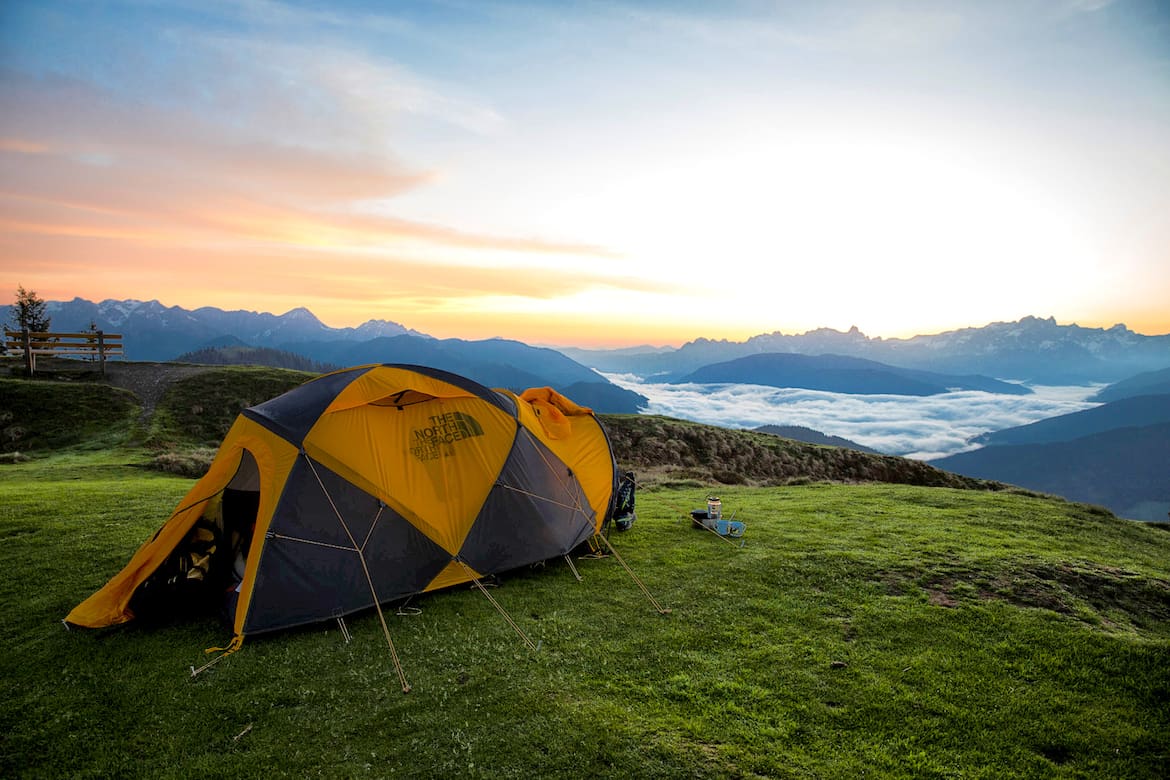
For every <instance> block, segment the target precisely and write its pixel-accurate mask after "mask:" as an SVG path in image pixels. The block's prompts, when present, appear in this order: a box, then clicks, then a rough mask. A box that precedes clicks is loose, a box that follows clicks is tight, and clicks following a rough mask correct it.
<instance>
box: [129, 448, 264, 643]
mask: <svg viewBox="0 0 1170 780" xmlns="http://www.w3.org/2000/svg"><path fill="white" fill-rule="evenodd" d="M259 508H260V470H259V468H258V467H257V465H256V459H255V458H254V457H253V456H252V453H251V452H249V451H248V450H246V449H245V450H242V451H241V456H240V465H239V467H238V468H237V469H236V473H235V474H234V475H233V476H232V479H231V480H230V481H229V482H228V484H227V485H225V486H224V488H223V490H221V491H220V492H219V493H216V494H215V495H213V496H211V497H210V498H208V499H207V500H206V501H205V503H204V507H203V513H202V514H201V515H200V517H199V518H198V519H197V520H196V521H195V523H194V524H193V525H192V526H191V530H190V531H189V532H188V533H187V535H186V536H185V537H184V538H183V541H182V542H180V543H179V544H177V545H176V546H175V548H174V550H172V551H171V554H170V555H168V556H167V558H166V560H164V561H163V562H162V564H160V565H159V567H158V568H157V569H156V570H155V571H154V573H153V574H151V575H150V576H149V577H147V578H146V579H145V580H144V581H143V582H142V584H141V585H139V586H138V588H137V590H135V592H134V595H133V596H132V597H131V600H130V609H131V610H132V611H133V612H134V614H135V615H136V616H137V617H140V618H145V619H147V620H165V619H170V618H172V617H179V616H182V615H186V614H192V613H195V614H202V613H206V614H211V613H215V612H219V613H220V615H221V617H222V618H223V619H224V620H225V621H226V622H227V623H228V624H229V625H230V624H231V622H232V619H233V617H234V615H235V605H236V601H237V599H238V598H239V589H240V583H241V582H242V581H243V578H244V568H245V565H246V563H247V560H248V551H249V550H250V549H251V546H252V537H253V535H254V533H255V530H256V515H257V513H258V511H259Z"/></svg>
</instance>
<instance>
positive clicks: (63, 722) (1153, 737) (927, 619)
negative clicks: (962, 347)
mask: <svg viewBox="0 0 1170 780" xmlns="http://www.w3.org/2000/svg"><path fill="white" fill-rule="evenodd" d="M191 484H192V483H191V482H190V480H186V479H181V478H178V477H174V476H168V475H163V474H156V473H152V472H147V471H143V470H141V469H140V468H135V467H129V466H123V465H119V464H118V463H117V462H116V458H111V457H102V456H100V455H99V454H96V453H80V454H77V453H75V454H71V455H67V456H55V457H52V458H46V459H42V460H38V461H34V462H31V463H22V464H15V465H8V466H2V467H0V538H2V539H3V541H4V544H3V546H2V547H0V567H2V569H3V571H4V572H5V576H4V577H2V578H0V596H2V602H0V603H3V605H4V614H3V622H2V624H0V626H2V627H0V636H2V637H3V641H4V648H5V653H4V654H3V660H2V661H0V699H2V700H3V702H4V705H3V710H2V713H3V714H2V716H0V735H2V736H0V775H2V776H5V777H53V778H56V777H64V776H70V777H175V778H187V777H192V776H206V777H255V776H280V777H305V776H323V777H357V776H362V777H367V776H368V777H396V776H405V777H440V776H444V777H445V776H450V775H452V774H458V775H460V776H465V777H523V778H530V777H541V776H577V777H615V778H616V777H622V778H625V777H759V776H763V777H799V778H822V777H847V778H854V777H861V776H867V777H964V778H967V777H988V778H999V777H1005V776H1020V777H1151V778H1156V777H1164V776H1166V775H1167V773H1168V771H1170V738H1168V737H1167V734H1168V733H1170V582H1168V580H1170V534H1166V533H1164V532H1160V531H1158V530H1156V529H1153V528H1150V527H1147V526H1142V525H1140V524H1137V523H1131V522H1126V521H1120V520H1117V519H1116V518H1114V517H1113V516H1112V515H1110V514H1108V513H1107V512H1104V511H1102V510H1099V509H1095V508H1092V507H1086V506H1082V505H1077V504H1070V503H1065V502H1062V501H1056V500H1051V499H1046V498H1042V497H1033V496H1026V495H1018V494H1010V493H1006V492H998V493H995V492H984V491H964V490H951V489H945V488H926V487H913V486H905V485H827V484H810V485H804V486H789V487H772V488H749V487H720V488H719V491H720V496H721V497H722V499H723V505H724V508H725V512H726V513H727V514H730V513H731V512H732V511H735V512H736V518H737V519H742V520H744V521H745V522H746V523H747V526H748V531H747V534H746V536H745V544H744V545H743V547H742V548H738V547H736V546H735V545H734V544H731V543H728V542H727V541H725V540H722V539H720V538H718V537H716V536H714V535H712V534H710V533H706V532H703V531H697V530H693V529H692V528H691V527H690V523H689V521H688V520H686V519H684V518H683V516H684V515H685V513H686V512H687V511H688V510H689V509H691V508H695V507H699V506H702V505H703V500H704V498H705V495H706V490H705V489H703V488H699V487H695V488H674V489H656V490H651V491H644V492H642V493H641V494H640V495H639V505H638V510H639V511H638V515H639V519H638V521H637V523H636V524H635V525H634V528H633V530H631V531H629V532H627V533H624V534H620V535H615V536H614V537H613V541H614V544H615V545H616V546H617V548H618V550H619V551H620V552H621V554H622V556H623V557H624V558H625V559H626V560H627V561H628V562H629V563H630V564H631V566H632V567H633V568H634V569H635V570H636V571H637V573H638V574H639V575H640V576H641V578H642V579H643V580H644V581H645V583H646V584H647V586H648V587H649V588H650V589H651V590H652V591H653V593H654V595H655V596H656V598H657V599H658V600H659V601H660V602H662V603H664V604H665V605H667V606H669V607H670V608H671V609H672V612H671V613H670V614H669V615H658V614H656V613H655V611H654V610H653V609H652V607H651V606H650V604H649V602H648V601H647V600H646V599H645V598H644V597H643V596H642V594H641V593H640V591H639V590H638V589H637V588H636V586H635V585H634V584H633V583H632V582H631V580H630V579H629V578H628V577H627V576H626V574H625V573H624V572H623V570H622V569H621V567H620V566H619V565H618V563H617V562H616V561H615V560H614V559H613V558H606V559H603V560H587V559H586V560H579V561H577V565H578V568H579V569H580V571H581V573H582V575H583V577H584V582H581V583H578V582H576V581H575V580H574V579H573V578H572V576H571V573H570V572H569V570H568V568H567V567H566V566H565V565H564V564H563V563H560V562H550V563H549V564H548V565H547V566H544V567H535V568H531V569H524V570H521V571H518V572H515V573H513V574H511V575H508V576H505V577H504V578H503V581H502V586H501V587H500V588H498V589H496V590H493V591H492V594H493V596H494V597H495V598H496V599H498V600H499V602H500V603H501V604H502V605H503V606H504V607H505V608H506V609H507V610H508V611H509V613H510V614H511V615H512V617H513V618H514V619H515V620H516V621H517V623H518V624H519V625H520V626H521V627H522V628H523V630H524V631H525V632H527V633H528V634H529V635H530V636H531V637H532V639H533V640H534V641H539V642H540V649H539V651H537V652H532V651H530V650H528V649H527V648H526V647H525V645H524V644H523V642H522V641H521V640H520V639H519V638H518V637H517V636H516V635H515V634H514V633H513V632H512V631H511V629H510V628H509V627H508V625H507V624H506V623H505V621H504V620H503V619H502V618H501V617H500V616H499V614H498V613H496V612H495V611H494V610H493V608H492V607H491V606H490V604H489V603H488V602H487V601H486V599H484V598H483V596H482V595H481V594H479V593H478V592H476V591H473V590H470V589H467V588H459V589H455V590H452V591H449V592H444V593H438V594H431V595H428V596H426V597H423V598H419V599H416V600H415V601H413V602H412V605H413V606H417V607H420V608H421V610H422V614H420V615H415V616H398V615H396V614H394V611H393V610H390V611H388V613H387V618H388V621H389V626H390V631H391V634H392V636H393V638H394V641H395V644H396V647H397V650H398V652H399V654H400V656H401V658H402V662H403V664H404V667H405V671H406V675H407V677H408V678H409V680H410V683H411V685H412V686H413V691H412V692H411V693H409V694H403V693H402V692H401V690H400V688H399V686H398V682H397V678H396V676H395V674H394V671H393V666H392V664H391V661H390V657H389V652H388V650H387V648H386V645H385V642H384V640H383V638H382V634H381V629H380V627H379V624H378V621H377V618H376V616H375V615H373V614H365V615H360V616H355V617H352V618H350V619H349V621H348V625H349V628H350V630H351V631H352V633H353V641H352V642H351V643H349V644H346V643H345V642H344V641H343V639H342V638H341V635H340V633H339V630H338V628H337V626H336V624H322V625H319V626H315V627H311V628H308V629H305V630H300V631H290V632H283V633H277V634H273V635H265V636H258V637H253V638H250V639H249V641H248V642H247V643H246V644H245V645H244V647H243V649H242V650H241V651H240V652H238V653H236V654H234V655H232V656H230V657H228V658H226V659H224V660H223V661H222V662H221V663H219V664H217V665H216V666H214V667H212V668H211V669H210V670H208V671H207V672H205V673H204V674H202V675H201V676H199V677H197V678H194V679H192V678H191V676H190V673H189V671H188V669H189V667H190V666H192V665H199V664H201V663H203V662H204V661H205V660H206V658H207V656H204V654H203V653H202V652H201V651H202V649H203V648H206V647H210V646H213V645H216V644H222V643H223V642H224V641H225V640H226V639H227V638H228V637H227V635H226V633H225V632H224V631H223V629H222V628H221V627H220V626H219V625H218V624H217V623H216V622H215V621H214V620H211V619H194V620H189V621H175V622H173V623H170V624H167V625H161V626H136V625H133V624H131V625H129V626H126V627H123V628H120V629H114V630H107V631H84V630H74V631H72V632H68V631H66V630H65V629H64V628H63V627H62V626H61V624H60V620H61V618H62V617H64V615H65V614H66V613H67V612H68V611H69V609H71V608H72V607H73V606H74V605H75V604H76V603H77V602H78V601H80V600H81V599H83V598H85V597H86V596H88V595H89V594H90V593H91V592H92V591H93V590H95V589H96V588H97V587H99V586H100V585H101V584H102V583H103V582H104V581H105V580H106V579H108V578H109V577H110V576H112V575H113V574H114V573H116V572H117V571H118V570H119V569H120V568H121V566H122V565H123V564H124V563H125V562H126V560H127V559H128V558H129V556H130V555H131V554H132V552H133V550H134V549H135V548H136V547H137V546H138V545H139V544H140V543H141V542H142V541H144V540H145V539H146V538H147V537H148V536H149V535H150V534H152V533H153V532H154V530H155V529H156V528H157V527H158V525H159V524H160V523H161V522H162V521H163V520H164V519H165V518H166V516H167V515H168V514H169V512H170V510H171V509H172V508H173V506H174V505H175V503H176V502H177V501H178V500H179V498H180V497H181V496H182V495H183V494H184V493H185V491H186V490H187V489H188V488H189V487H190V485H191Z"/></svg>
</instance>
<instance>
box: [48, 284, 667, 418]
mask: <svg viewBox="0 0 1170 780" xmlns="http://www.w3.org/2000/svg"><path fill="white" fill-rule="evenodd" d="M46 312H47V313H48V315H49V316H50V317H51V318H52V326H53V329H54V330H57V331H81V330H85V329H87V328H89V327H90V326H91V324H92V325H94V326H96V327H97V328H98V329H100V330H105V331H111V332H118V333H120V334H121V335H122V340H123V343H124V345H125V346H124V349H125V353H126V357H127V358H128V359H131V360H148V361H167V360H174V359H176V358H178V357H180V356H186V357H187V358H188V359H196V358H193V357H191V356H198V358H197V359H198V360H200V361H201V362H208V363H233V362H240V361H245V360H246V361H255V360H256V359H257V357H258V356H267V357H265V358H264V360H265V363H266V364H277V365H282V366H292V365H295V364H296V363H295V359H294V358H293V357H291V356H300V357H302V358H305V359H307V360H308V361H312V362H313V363H315V364H317V365H320V366H352V365H360V364H364V363H416V364H421V365H427V366H431V367H434V368H440V369H443V370H446V371H451V372H454V373H457V374H461V375H463V376H467V377H469V378H471V379H474V380H475V381H477V382H479V383H481V384H484V385H487V386H489V387H506V388H509V389H513V390H523V389H525V388H528V387H541V386H545V385H548V386H553V387H556V388H557V389H558V390H560V391H561V392H563V393H565V394H566V395H568V396H569V397H570V398H572V399H573V400H574V401H576V402H577V403H580V404H582V405H585V406H590V407H593V408H594V409H596V410H597V411H599V412H609V413H634V412H637V411H638V409H639V408H641V407H642V406H644V405H645V404H646V403H647V400H646V398H644V397H643V396H641V395H639V394H638V393H635V392H632V391H630V390H625V389H623V388H620V387H618V386H617V385H614V384H612V383H611V382H610V381H609V380H607V379H606V378H605V377H603V376H601V375H600V374H598V373H597V372H596V371H594V370H593V369H591V368H587V367H585V366H583V365H581V364H580V363H577V362H575V361H574V360H572V359H571V358H568V357H566V356H565V355H563V354H561V353H560V352H557V351H555V350H552V349H547V348H539V347H531V346H529V345H527V344H523V343H521V342H519V341H508V340H505V339H485V340H482V341H465V340H463V339H435V338H433V337H431V336H428V335H426V334H424V333H420V332H418V331H415V330H411V329H409V328H406V327H404V326H402V325H400V324H398V323H396V322H391V321H389V320H370V321H368V322H365V323H363V324H362V325H359V326H358V327H356V328H331V327H329V326H327V325H325V324H324V323H323V322H321V321H320V320H319V319H317V317H316V316H314V315H313V313H312V312H310V311H309V310H308V309H304V308H297V309H293V310H292V311H289V312H286V313H285V314H280V315H276V314H269V313H266V312H253V311H224V310H222V309H217V308H214V307H210V306H206V307H202V308H199V309H195V310H194V311H191V310H187V309H184V308H182V307H179V306H163V305H162V304H161V303H159V302H158V301H145V302H144V301H135V300H126V301H116V300H105V301H102V302H101V303H93V302H91V301H87V300H84V299H81V298H74V299H73V300H72V301H66V302H60V301H49V302H47V304H46ZM263 350H267V352H265V351H263ZM275 351H279V352H283V353H290V354H286V355H283V356H281V355H277V354H275Z"/></svg>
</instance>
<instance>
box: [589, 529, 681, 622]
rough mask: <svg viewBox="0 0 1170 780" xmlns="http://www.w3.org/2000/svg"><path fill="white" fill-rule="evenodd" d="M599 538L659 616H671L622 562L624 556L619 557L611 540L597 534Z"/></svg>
mask: <svg viewBox="0 0 1170 780" xmlns="http://www.w3.org/2000/svg"><path fill="white" fill-rule="evenodd" d="M597 538H598V539H600V540H601V541H602V542H604V543H605V546H606V547H608V548H609V551H610V552H611V553H613V557H614V558H617V561H618V563H620V564H621V565H622V568H623V569H625V570H626V573H627V574H629V575H630V579H632V580H633V581H634V582H635V583H637V585H638V587H639V588H641V589H642V592H643V593H645V594H646V598H648V599H650V603H651V604H653V605H654V609H656V610H658V614H659V615H669V614H670V608H669V607H663V606H662V605H661V604H659V603H658V601H657V599H655V598H654V596H653V594H651V593H650V589H649V588H647V587H646V585H645V583H643V582H642V580H640V579H638V575H637V574H634V570H633V569H631V568H630V567H629V564H627V563H626V562H625V561H624V560H622V556H620V555H618V551H617V550H615V549H614V546H613V545H612V544H610V542H609V539H606V538H605V537H604V536H602V535H601V534H597Z"/></svg>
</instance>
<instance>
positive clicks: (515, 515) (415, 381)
mask: <svg viewBox="0 0 1170 780" xmlns="http://www.w3.org/2000/svg"><path fill="white" fill-rule="evenodd" d="M616 481H617V469H616V465H615V463H614V458H613V453H612V451H611V449H610V445H609V440H608V438H607V437H606V434H605V431H604V429H602V427H601V425H600V423H599V422H598V421H597V419H596V418H595V417H594V415H593V413H592V412H591V411H590V410H589V409H586V408H583V407H580V406H577V405H576V404H574V403H573V402H572V401H570V400H569V399H567V398H565V397H564V396H561V395H560V394H558V393H557V392H556V391H554V390H552V389H551V388H538V389H530V390H527V391H525V392H524V393H522V394H521V395H519V396H518V395H515V394H514V393H511V392H509V391H506V390H491V389H488V388H486V387H483V386H481V385H479V384H477V383H475V382H473V381H471V380H469V379H466V378H464V377H460V376H457V375H455V374H451V373H448V372H445V371H440V370H436V369H432V368H424V367H420V366H410V365H389V364H387V365H368V366H359V367H355V368H349V369H345V370H341V371H337V372H334V373H331V374H326V375H324V376H321V377H319V378H317V379H314V380H311V381H309V382H307V383H305V384H304V385H301V386H299V387H297V388H294V389H293V390H290V391H289V392H287V393H285V394H284V395H281V396H279V397H277V398H274V399H272V400H270V401H267V402H265V403H262V404H259V405H258V406H254V407H251V408H249V409H245V410H244V411H243V412H242V413H241V414H240V416H239V417H238V418H237V419H236V421H235V423H234V424H233V426H232V428H231V430H230V431H229V432H228V434H227V437H226V438H225V439H224V441H223V443H222V445H221V446H220V449H219V451H218V453H217V454H216V457H215V459H214V460H213V461H212V464H211V467H210V469H209V470H208V472H207V474H206V475H205V476H204V477H203V478H202V479H200V480H199V481H198V482H197V483H196V484H195V486H194V487H193V488H192V489H191V491H190V492H189V493H188V494H187V496H186V497H185V498H184V499H183V500H182V501H181V502H180V503H179V506H178V507H177V508H176V509H175V511H174V513H173V514H172V515H171V517H170V519H169V520H167V522H166V523H165V524H164V525H163V526H162V528H161V529H159V531H158V532H157V533H156V534H155V535H154V537H153V538H151V539H150V540H149V541H147V542H146V543H145V544H144V545H143V546H142V547H141V548H139V550H138V551H137V553H135V555H134V556H133V558H132V559H131V560H130V562H129V564H127V565H126V567H125V568H124V569H123V570H122V571H121V572H119V573H118V574H117V575H115V576H114V577H113V579H111V580H110V581H109V582H108V583H107V584H106V585H105V586H104V587H103V588H102V589H101V590H99V591H98V592H97V593H95V594H93V595H92V596H90V597H89V598H88V599H86V600H85V601H84V602H82V603H81V604H80V605H78V606H77V607H76V608H75V609H74V610H73V611H72V612H70V613H69V615H68V617H67V618H66V620H67V621H68V622H69V623H71V624H75V625H79V626H87V627H94V628H96V627H101V626H109V625H114V624H117V623H124V622H126V621H129V620H132V619H134V618H135V616H143V617H145V616H148V615H151V614H174V613H176V612H178V611H181V610H183V609H186V608H188V607H189V606H191V605H196V604H200V605H203V606H207V605H214V607H215V608H217V609H220V610H221V611H223V613H224V615H225V618H226V620H227V621H228V623H229V624H230V625H231V626H232V630H233V633H234V635H235V638H234V640H233V645H234V646H236V647H238V645H239V643H240V642H241V641H242V640H243V637H244V636H245V635H247V634H254V633H258V632H263V631H273V630H277V629H284V628H289V627H292V626H297V625H303V624H308V623H314V622H318V621H322V620H329V619H331V618H336V617H340V616H344V615H347V614H350V613H353V612H356V611H359V610H363V609H367V608H371V607H373V606H374V605H375V604H383V603H387V602H392V601H395V600H399V599H402V598H405V597H407V596H410V595H412V594H417V593H423V592H426V591H431V590H435V589H438V588H443V587H447V586H450V585H455V584H459V583H464V582H470V581H472V580H475V579H477V578H479V577H482V576H484V575H489V574H496V573H499V572H503V571H506V570H509V569H513V568H516V567H519V566H524V565H527V564H530V563H535V562H538V561H543V560H547V559H550V558H555V557H560V556H563V555H566V554H568V553H569V551H570V550H572V549H573V548H574V547H576V546H577V545H579V544H581V543H582V542H584V541H586V540H588V539H590V538H591V537H592V536H593V535H594V534H596V533H598V532H599V531H600V530H601V527H602V524H603V522H604V521H605V520H606V518H607V517H608V515H609V514H610V513H611V511H612V501H613V497H614V495H615V488H616Z"/></svg>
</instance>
